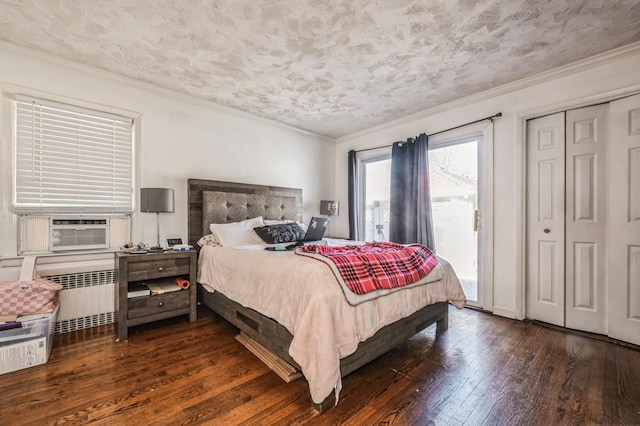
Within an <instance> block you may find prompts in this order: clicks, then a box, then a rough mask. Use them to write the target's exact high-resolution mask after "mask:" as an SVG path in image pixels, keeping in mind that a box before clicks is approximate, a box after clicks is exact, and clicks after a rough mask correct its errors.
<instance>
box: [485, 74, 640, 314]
mask: <svg viewBox="0 0 640 426" xmlns="http://www.w3.org/2000/svg"><path fill="white" fill-rule="evenodd" d="M637 94H640V84H636V85H633V86H629V87H624V88H621V89H615V90H609V91H606V92H600V93H597V94H594V95H590V96H586V97H582V98H577V99H572V100H567V101H564V102H560V103H555V104H550V105H545V106H543V107H538V108H534V109H530V110H524V111H520V112H516V114H515V120H516V135H515V136H516V140H515V142H516V144H515V162H516V164H517V165H520V173H516V175H515V178H516V182H515V207H516V235H515V243H516V244H515V247H516V251H515V259H514V261H515V270H516V275H515V277H514V281H515V312H514V313H513V314H514V316H515V319H518V320H523V319H525V317H526V312H525V306H526V300H525V298H526V285H527V276H526V275H527V271H526V267H525V264H526V262H525V256H526V254H527V239H526V235H527V233H526V231H527V229H526V228H527V216H526V211H527V196H526V189H527V188H526V185H527V160H528V159H527V152H526V151H527V120H531V119H534V118H539V117H543V116H545V115H549V114H555V113H557V112H562V111H567V110H571V109H576V108H583V107H587V106H592V105H596V104H599V103H604V102H611V101H614V100H616V99H620V98H624V97H627V96H633V95H637ZM494 313H495V312H494ZM506 316H509V317H512V316H511V315H506Z"/></svg>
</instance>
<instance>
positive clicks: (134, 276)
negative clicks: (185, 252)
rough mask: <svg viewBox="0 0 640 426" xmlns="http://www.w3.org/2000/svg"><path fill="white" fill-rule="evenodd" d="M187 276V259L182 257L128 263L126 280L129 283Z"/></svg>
mask: <svg viewBox="0 0 640 426" xmlns="http://www.w3.org/2000/svg"><path fill="white" fill-rule="evenodd" d="M187 274H189V259H188V258H186V257H183V258H173V259H160V260H152V261H148V262H131V263H129V272H128V274H127V275H128V276H127V279H128V280H129V281H143V280H151V279H154V278H162V277H173V276H177V275H187Z"/></svg>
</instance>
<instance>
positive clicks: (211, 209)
mask: <svg viewBox="0 0 640 426" xmlns="http://www.w3.org/2000/svg"><path fill="white" fill-rule="evenodd" d="M203 193H205V194H203ZM206 193H209V194H206ZM212 193H215V194H214V195H215V197H214V200H213V201H212V200H211V194H212ZM225 193H226V194H228V198H225ZM188 203H189V205H188V209H189V244H191V245H193V246H194V247H198V246H197V241H198V239H200V237H202V236H203V235H205V234H209V233H210V232H209V230H208V224H210V223H224V222H233V221H239V220H244V219H247V218H249V217H255V216H259V215H262V216H264V217H265V219H295V220H302V190H301V189H296V188H282V187H273V186H264V185H251V184H242V183H232V182H222V181H210V180H200V179H189V180H188ZM198 300H199V301H200V302H201V303H202V304H204V305H205V306H207V307H208V308H209V309H211V310H213V311H214V312H216V313H217V314H218V315H220V316H221V317H223V318H224V319H226V320H227V321H229V322H230V323H231V324H233V325H234V326H236V327H237V328H239V329H240V330H241V331H242V332H244V333H245V334H247V335H248V336H250V337H251V338H252V339H254V340H255V341H257V342H258V343H260V344H261V345H263V346H264V347H265V348H267V349H269V350H270V351H271V352H273V353H274V354H276V355H278V356H279V357H280V358H282V359H284V360H285V361H287V362H288V363H290V364H291V365H293V366H294V367H296V368H297V369H298V370H299V369H300V366H299V365H298V364H297V363H296V362H295V361H294V360H293V359H292V358H291V356H290V355H289V346H290V344H291V340H292V338H293V336H292V334H291V333H289V331H288V330H287V329H286V328H285V327H283V326H282V325H280V324H278V322H276V321H275V320H273V319H271V318H267V317H265V316H264V315H262V314H260V313H258V312H256V311H254V310H253V309H249V308H245V307H244V306H242V305H240V304H238V303H236V302H234V301H233V300H230V299H228V298H227V297H225V296H224V295H223V294H221V293H220V292H214V293H210V292H208V291H206V290H205V289H204V288H202V286H200V285H198ZM448 319H449V316H448V303H446V302H441V303H436V304H434V305H429V306H426V307H424V308H422V309H421V310H419V311H417V312H416V313H414V314H413V315H411V316H409V317H406V318H403V319H401V320H399V321H396V322H395V323H393V324H389V325H387V326H386V327H383V328H382V329H380V330H379V331H378V332H377V333H376V334H375V335H373V336H372V337H371V338H369V339H367V340H366V341H364V342H362V343H360V345H359V346H358V349H357V350H356V352H354V353H353V354H351V355H349V356H347V357H346V358H343V359H342V360H341V361H340V374H341V375H342V377H344V376H346V375H347V374H349V373H351V372H353V371H355V370H356V369H358V368H360V367H361V366H363V365H365V364H367V363H369V362H371V361H372V360H374V359H376V358H377V357H379V356H380V355H382V354H384V353H386V352H388V351H389V350H391V349H393V348H394V347H395V346H397V345H399V344H400V343H402V342H404V341H406V340H407V339H408V338H410V337H412V336H413V335H415V334H416V333H418V332H420V331H422V330H424V329H425V328H427V327H429V326H430V325H432V324H434V323H437V332H438V333H440V332H442V331H444V330H446V329H447V327H448ZM334 403H335V395H334V394H333V393H332V394H331V395H329V396H328V397H327V398H326V399H325V400H324V401H323V402H322V403H320V404H316V403H313V407H314V408H315V409H316V410H318V411H319V412H320V413H322V412H324V411H326V410H327V409H329V408H330V407H332V406H333V405H334Z"/></svg>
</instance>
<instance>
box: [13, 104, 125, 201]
mask: <svg viewBox="0 0 640 426" xmlns="http://www.w3.org/2000/svg"><path fill="white" fill-rule="evenodd" d="M15 102H16V115H15V119H16V123H15V127H14V128H15V141H16V149H15V164H14V170H15V175H14V176H15V182H14V183H15V185H14V188H15V192H14V197H15V198H14V203H15V209H16V212H17V213H27V212H49V213H75V212H80V213H84V212H90V213H131V212H132V211H133V189H132V188H133V160H132V158H133V120H132V119H130V118H128V117H121V116H117V115H112V114H109V113H104V112H100V111H95V110H90V109H85V108H80V107H76V106H72V105H66V104H61V103H57V102H52V101H47V100H42V99H35V98H30V97H27V96H20V95H18V96H16V99H15Z"/></svg>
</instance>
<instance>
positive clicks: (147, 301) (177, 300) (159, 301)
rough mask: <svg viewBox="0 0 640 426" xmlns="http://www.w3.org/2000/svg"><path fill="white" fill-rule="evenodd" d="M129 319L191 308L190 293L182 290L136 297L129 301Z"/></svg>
mask: <svg viewBox="0 0 640 426" xmlns="http://www.w3.org/2000/svg"><path fill="white" fill-rule="evenodd" d="M127 305H128V312H127V317H128V319H134V318H140V317H146V316H148V315H154V314H159V313H162V312H168V311H173V310H176V309H180V308H188V307H189V291H187V290H180V291H176V292H173V293H166V294H157V295H154V296H147V297H135V298H133V299H129V300H128V303H127Z"/></svg>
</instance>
